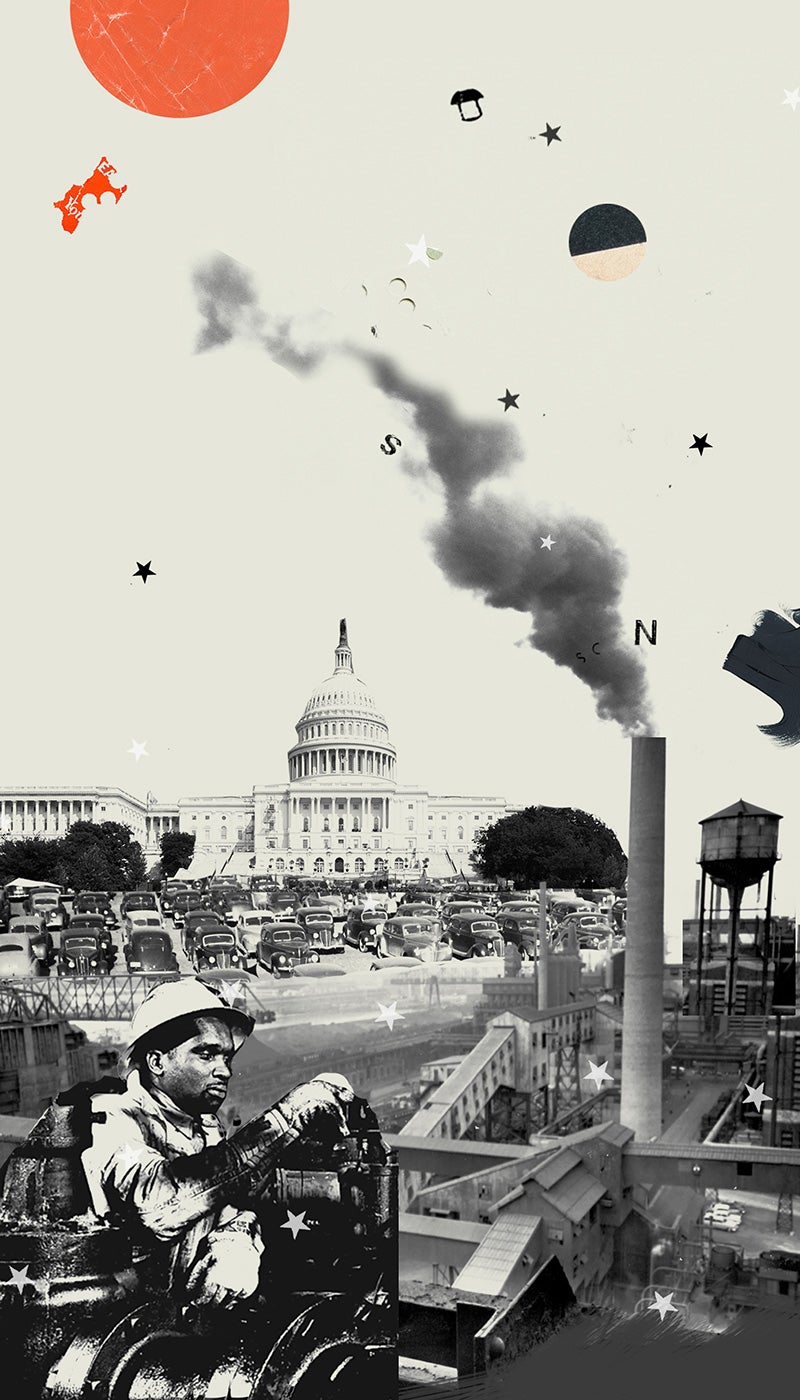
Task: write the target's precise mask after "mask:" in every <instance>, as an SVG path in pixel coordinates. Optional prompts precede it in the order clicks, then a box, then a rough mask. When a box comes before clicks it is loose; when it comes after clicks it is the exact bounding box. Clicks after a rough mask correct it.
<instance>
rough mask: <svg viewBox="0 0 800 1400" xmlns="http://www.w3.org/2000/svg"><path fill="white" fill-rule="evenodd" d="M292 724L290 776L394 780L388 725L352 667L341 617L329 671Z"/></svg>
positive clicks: (393, 761) (345, 626)
mask: <svg viewBox="0 0 800 1400" xmlns="http://www.w3.org/2000/svg"><path fill="white" fill-rule="evenodd" d="M295 728H296V730H297V741H298V742H297V743H296V744H295V746H294V747H293V748H292V749H290V751H289V778H290V780H292V781H294V780H295V779H298V778H307V777H311V776H315V777H318V776H321V775H322V774H327V773H336V774H341V775H344V774H347V773H349V774H352V775H354V776H355V775H358V774H363V773H371V774H374V775H376V776H380V777H382V778H388V779H390V780H393V779H394V768H395V758H396V755H395V750H394V748H393V746H392V744H391V743H390V742H389V727H388V725H387V723H386V719H385V718H384V716H383V715H382V714H381V712H380V710H379V709H378V707H377V705H376V704H375V701H374V699H373V697H372V695H371V694H370V692H369V690H368V688H367V686H366V685H365V684H364V682H363V681H362V680H359V678H358V676H357V675H356V674H355V672H354V670H353V653H352V651H351V650H350V645H349V643H348V640H347V621H346V619H345V618H342V620H341V622H340V624H339V644H338V646H337V648H336V653H335V663H334V670H333V674H332V675H330V676H328V677H327V678H326V679H325V680H324V681H321V682H320V684H319V685H318V686H316V687H315V689H314V690H313V691H312V692H311V695H310V696H309V698H308V701H307V702H306V706H305V709H304V710H303V713H302V715H301V716H300V719H299V720H298V722H297V724H296V726H295ZM343 745H346V747H343Z"/></svg>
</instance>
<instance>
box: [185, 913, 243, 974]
mask: <svg viewBox="0 0 800 1400" xmlns="http://www.w3.org/2000/svg"><path fill="white" fill-rule="evenodd" d="M192 962H193V964H194V970H195V972H203V971H204V970H205V969H206V968H218V967H222V968H225V967H238V968H241V969H242V971H245V963H246V954H245V951H244V948H242V947H241V945H240V944H239V943H237V941H236V935H235V933H233V932H232V931H231V930H230V929H229V928H226V927H225V925H224V924H223V925H221V926H218V927H216V928H210V929H208V928H199V929H197V930H196V931H195V934H194V937H193V939H192Z"/></svg>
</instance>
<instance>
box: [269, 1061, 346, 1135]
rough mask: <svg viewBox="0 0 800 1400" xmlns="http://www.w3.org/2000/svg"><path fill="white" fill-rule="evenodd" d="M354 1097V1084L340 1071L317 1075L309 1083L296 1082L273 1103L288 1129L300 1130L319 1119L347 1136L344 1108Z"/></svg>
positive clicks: (299, 1131)
mask: <svg viewBox="0 0 800 1400" xmlns="http://www.w3.org/2000/svg"><path fill="white" fill-rule="evenodd" d="M354 1100H355V1093H354V1092H353V1086H352V1084H351V1083H350V1082H349V1080H347V1079H345V1077H344V1075H343V1074H318V1075H317V1076H316V1078H314V1079H312V1080H310V1081H309V1083H308V1084H298V1086H297V1088H296V1089H291V1090H290V1091H289V1093H288V1094H286V1095H285V1096H284V1098H282V1099H280V1100H279V1102H278V1103H276V1105H275V1107H276V1108H277V1110H278V1112H279V1113H281V1114H283V1117H284V1118H285V1119H286V1121H287V1123H288V1124H289V1126H290V1128H293V1129H294V1130H295V1132H298V1133H302V1132H304V1131H305V1129H306V1128H308V1127H309V1125H310V1124H312V1123H317V1122H319V1120H320V1119H322V1120H323V1121H326V1122H327V1123H328V1124H330V1125H331V1126H335V1127H336V1128H338V1130H339V1133H340V1135H341V1136H342V1137H347V1135H348V1133H349V1127H348V1123H347V1108H348V1106H349V1105H350V1104H351V1103H353V1102H354Z"/></svg>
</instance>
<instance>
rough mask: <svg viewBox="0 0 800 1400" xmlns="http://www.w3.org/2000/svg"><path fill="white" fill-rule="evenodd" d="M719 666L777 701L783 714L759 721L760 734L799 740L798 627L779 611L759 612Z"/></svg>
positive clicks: (782, 740)
mask: <svg viewBox="0 0 800 1400" xmlns="http://www.w3.org/2000/svg"><path fill="white" fill-rule="evenodd" d="M792 616H793V617H798V613H797V612H795V613H793V614H792ZM798 620H799V621H800V617H798ZM722 669H723V671H730V672H731V674H732V675H734V676H738V677H739V679H740V680H742V681H747V684H748V685H754V686H755V687H756V689H757V690H761V691H763V693H764V694H765V695H768V696H769V698H770V699H771V700H774V701H775V702H776V704H778V705H780V707H781V709H782V710H783V718H782V719H780V720H779V721H778V722H777V724H760V725H759V726H758V727H759V729H760V730H761V733H762V734H767V735H769V737H770V739H775V740H776V742H777V743H779V744H784V745H789V744H797V743H800V627H794V626H792V623H791V622H789V621H788V619H787V618H785V617H781V616H780V614H779V613H774V612H769V611H767V612H763V613H761V615H760V616H759V618H758V620H757V622H756V625H755V627H754V629H753V632H752V634H751V635H750V636H749V637H744V636H739V637H737V638H736V641H735V642H734V644H733V646H732V647H731V649H730V651H729V652H728V655H727V657H726V659H725V662H724V665H723V667H722Z"/></svg>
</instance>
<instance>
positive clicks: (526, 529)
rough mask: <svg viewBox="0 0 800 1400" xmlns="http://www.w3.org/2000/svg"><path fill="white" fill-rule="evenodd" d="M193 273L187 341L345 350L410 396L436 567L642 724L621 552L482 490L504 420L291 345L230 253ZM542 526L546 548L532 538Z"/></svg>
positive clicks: (589, 530)
mask: <svg viewBox="0 0 800 1400" xmlns="http://www.w3.org/2000/svg"><path fill="white" fill-rule="evenodd" d="M193 283H194V288H195V293H196V296H197V300H198V306H199V309H200V313H201V315H202V318H203V324H202V327H201V330H200V334H199V336H198V340H197V345H196V349H197V350H198V351H203V350H208V349H211V348H213V347H215V346H219V345H224V344H226V343H227V342H228V341H230V340H232V339H233V338H234V337H236V336H247V337H249V338H255V339H256V340H257V341H258V342H259V343H260V344H261V345H263V347H264V349H265V351H266V352H267V354H268V355H269V356H270V358H271V359H273V360H274V361H275V362H276V363H277V364H279V365H281V366H283V367H284V368H286V369H289V370H291V371H293V372H294V373H300V374H305V373H308V372H309V371H311V370H313V369H315V368H316V367H317V366H318V365H319V364H320V363H321V362H322V361H323V360H324V359H326V358H327V357H328V356H330V355H342V356H348V357H349V358H351V359H356V360H358V361H359V362H360V363H361V364H363V365H364V366H365V368H366V369H367V371H368V373H369V375H370V376H371V378H372V380H373V381H374V383H375V384H376V385H377V386H378V387H379V388H380V389H382V390H383V391H384V393H385V394H386V395H387V396H388V397H389V398H392V399H395V400H399V401H402V402H403V403H405V404H407V405H409V407H410V408H411V409H412V410H413V412H414V416H415V426H416V428H417V430H418V432H419V435H420V437H421V439H422V441H423V443H424V446H425V449H426V452H427V467H428V471H429V472H430V473H431V474H432V476H433V477H435V478H436V479H438V481H439V483H440V484H441V486H442V488H443V492H444V514H443V516H442V518H441V520H440V521H439V523H438V524H437V525H436V526H435V527H434V528H433V530H432V533H431V542H432V545H433V551H434V557H435V559H436V562H437V564H438V565H439V567H440V569H441V570H442V572H443V573H444V575H445V577H446V578H447V579H449V580H450V582H451V583H454V584H456V585H457V586H458V587H459V588H466V589H469V590H471V591H472V592H473V593H476V594H478V595H479V596H480V597H481V598H483V600H484V601H485V602H486V603H488V605H489V606H490V607H493V608H514V609H516V610H517V611H520V612H526V613H528V614H529V615H530V619H531V631H530V635H529V638H528V640H529V642H530V644H531V646H533V647H535V648H536V650H537V651H541V652H544V654H545V655H546V656H549V657H550V659H551V660H552V661H555V663H556V665H557V666H566V667H567V668H568V669H569V670H570V671H572V672H573V673H574V674H575V675H576V676H577V677H578V679H579V680H581V681H582V682H583V683H584V684H585V685H588V686H589V687H590V689H591V690H592V692H593V694H594V700H595V708H596V710H597V713H598V715H599V716H600V717H601V719H612V720H615V721H616V722H617V723H618V724H619V725H621V726H622V728H623V730H624V731H625V732H626V734H646V733H649V732H651V719H650V706H649V701H648V697H647V681H646V676H645V671H644V666H643V663H642V661H641V659H640V657H639V655H638V654H637V653H635V652H632V651H631V650H630V647H629V646H627V647H626V646H625V645H624V644H623V633H624V632H625V630H626V629H625V628H624V626H623V622H622V618H621V616H620V611H619V608H620V599H621V593H622V584H623V581H624V579H625V575H626V561H625V558H624V555H623V554H622V552H621V550H620V549H619V548H618V547H617V546H616V545H615V544H614V542H613V540H612V539H611V537H610V535H609V534H608V532H607V530H606V529H605V527H604V526H603V525H601V524H600V523H599V522H598V521H596V520H592V519H590V518H588V517H586V516H578V515H573V514H569V513H562V514H560V515H558V516H554V515H553V514H552V513H548V514H547V516H546V517H545V516H543V515H540V514H539V513H537V510H536V509H535V508H533V507H531V506H528V505H527V504H526V503H524V502H522V501H518V500H510V499H508V498H507V497H505V496H502V495H500V494H499V493H497V492H492V490H491V489H490V486H489V483H491V482H492V480H496V479H498V478H502V477H505V476H507V475H508V472H509V470H510V469H511V467H512V466H513V465H514V464H515V463H517V462H519V461H520V460H521V459H522V455H523V451H522V445H521V442H520V440H519V438H518V436H517V434H516V432H515V431H514V429H513V428H512V427H511V425H507V424H504V423H502V422H500V423H494V422H480V421H475V420H466V419H464V418H463V417H462V416H461V414H460V413H459V411H458V410H457V409H456V407H455V405H454V404H453V403H452V402H451V400H450V399H448V397H447V396H446V395H445V394H443V393H440V392H437V391H435V390H432V389H429V388H427V387H425V386H424V385H422V384H420V383H418V382H417V381H416V380H414V379H413V378H411V377H410V376H409V375H407V374H406V373H404V372H403V371H402V370H401V369H400V368H399V367H398V366H397V365H396V364H395V363H394V362H393V361H392V360H390V359H389V358H388V356H386V355H382V354H375V353H372V352H367V351H365V350H362V349H361V348H360V347H358V346H355V345H349V344H346V343H343V342H332V343H329V344H321V343H320V342H319V341H318V340H317V342H316V343H315V344H312V345H309V346H303V345H301V344H300V343H299V339H298V325H297V323H296V322H295V321H293V320H292V319H291V318H289V319H279V318H276V317H273V316H270V315H268V314H265V313H264V312H263V311H262V309H261V307H260V305H259V302H258V296H257V294H256V291H255V288H254V286H253V283H252V280H251V278H250V276H249V274H248V272H247V270H246V269H245V268H243V267H242V266H240V264H238V263H236V262H234V260H233V259H232V258H229V257H227V256H224V255H217V256H215V257H213V258H210V259H209V260H208V261H206V262H205V263H203V264H202V265H201V266H200V267H198V268H196V269H195V272H194V274H193ZM401 465H403V463H402V462H401ZM405 469H406V470H408V463H406V467H405ZM548 537H552V538H553V539H554V541H555V543H554V545H553V548H552V549H544V548H542V545H541V540H542V538H548ZM628 630H629V629H628ZM593 644H594V645H595V646H596V647H597V650H596V651H593V650H592V646H593ZM578 653H580V657H579V655H578ZM581 658H585V659H581Z"/></svg>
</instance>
